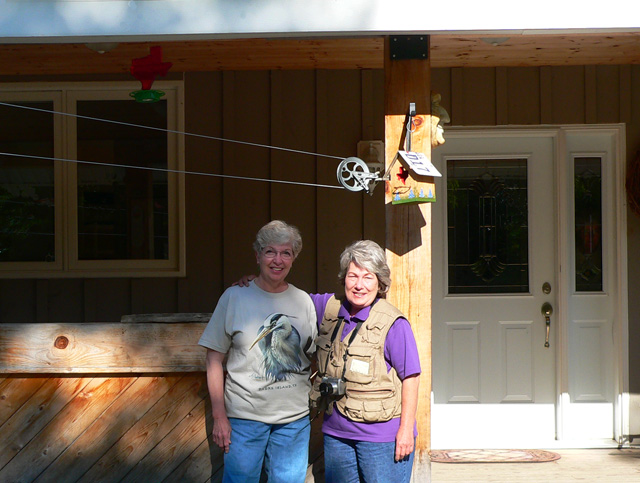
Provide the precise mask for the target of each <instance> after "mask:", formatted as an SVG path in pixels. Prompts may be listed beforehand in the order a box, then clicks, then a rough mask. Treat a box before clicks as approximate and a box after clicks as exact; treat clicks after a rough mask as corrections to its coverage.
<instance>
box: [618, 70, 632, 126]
mask: <svg viewBox="0 0 640 483" xmlns="http://www.w3.org/2000/svg"><path fill="white" fill-rule="evenodd" d="M619 69H620V77H619V82H620V83H619V85H618V92H619V94H618V95H619V97H620V100H619V102H618V104H619V106H620V114H619V120H620V121H619V122H625V123H631V122H633V118H632V102H631V92H632V90H631V70H632V69H631V66H630V65H621V66H619Z"/></svg>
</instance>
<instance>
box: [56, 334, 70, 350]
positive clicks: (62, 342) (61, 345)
mask: <svg viewBox="0 0 640 483" xmlns="http://www.w3.org/2000/svg"><path fill="white" fill-rule="evenodd" d="M53 345H54V346H55V347H56V348H58V349H66V348H67V346H68V345H69V339H67V338H66V337H65V336H64V335H59V336H58V337H57V338H56V341H55V342H54V343H53Z"/></svg>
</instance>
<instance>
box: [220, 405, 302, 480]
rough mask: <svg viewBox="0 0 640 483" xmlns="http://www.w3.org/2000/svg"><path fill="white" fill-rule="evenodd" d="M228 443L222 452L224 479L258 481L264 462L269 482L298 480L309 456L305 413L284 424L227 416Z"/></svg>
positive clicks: (300, 478)
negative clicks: (228, 423) (229, 437)
mask: <svg viewBox="0 0 640 483" xmlns="http://www.w3.org/2000/svg"><path fill="white" fill-rule="evenodd" d="M229 422H230V423H231V445H230V447H229V452H228V453H227V454H225V455H224V474H223V477H222V481H223V482H224V483H227V482H228V483H249V482H256V483H257V482H258V481H260V473H261V471H262V464H263V462H264V466H265V470H266V472H267V476H268V477H269V482H270V483H271V482H273V483H302V482H304V480H305V477H306V474H307V465H308V459H309V435H310V432H311V425H310V424H309V417H308V416H305V417H304V418H301V419H298V420H297V421H292V422H290V423H286V424H267V423H261V422H259V421H252V420H249V419H237V418H229Z"/></svg>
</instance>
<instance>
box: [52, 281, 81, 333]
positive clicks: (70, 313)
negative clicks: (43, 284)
mask: <svg viewBox="0 0 640 483" xmlns="http://www.w3.org/2000/svg"><path fill="white" fill-rule="evenodd" d="M84 313H85V312H84V281H83V280H82V279H58V280H54V281H51V283H50V284H49V319H48V320H47V322H84Z"/></svg>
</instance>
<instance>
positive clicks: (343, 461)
mask: <svg viewBox="0 0 640 483" xmlns="http://www.w3.org/2000/svg"><path fill="white" fill-rule="evenodd" d="M413 454H414V453H411V455H409V456H408V457H407V458H405V459H403V460H402V461H395V455H396V443H395V441H392V442H390V443H370V442H368V441H355V440H352V439H342V438H335V437H333V436H329V435H328V434H325V435H324V475H325V481H326V483H358V482H360V481H362V482H365V483H409V481H410V480H411V470H412V468H413Z"/></svg>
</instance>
